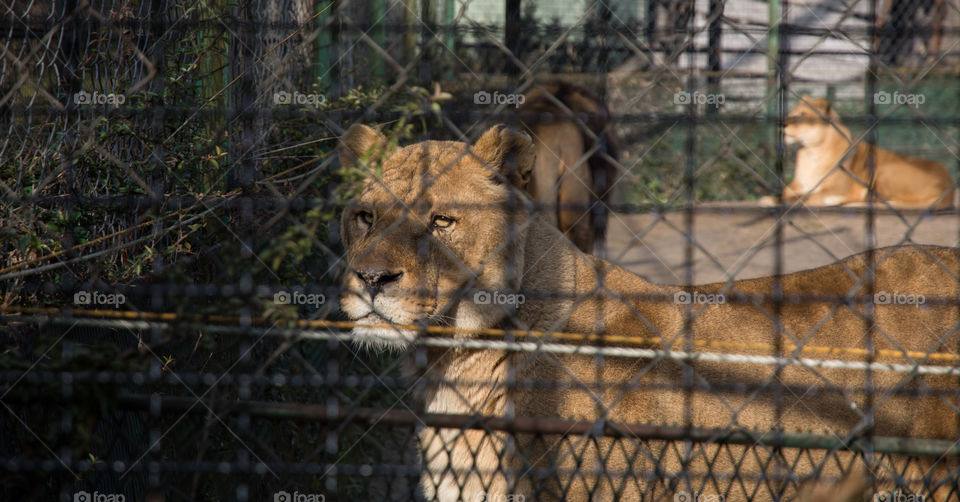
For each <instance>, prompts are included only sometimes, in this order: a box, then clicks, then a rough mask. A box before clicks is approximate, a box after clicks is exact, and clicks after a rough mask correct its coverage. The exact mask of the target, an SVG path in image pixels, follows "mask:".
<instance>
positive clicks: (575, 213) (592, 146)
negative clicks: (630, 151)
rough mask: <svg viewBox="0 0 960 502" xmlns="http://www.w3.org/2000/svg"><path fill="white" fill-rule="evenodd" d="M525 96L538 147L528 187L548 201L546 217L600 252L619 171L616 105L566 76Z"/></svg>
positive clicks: (588, 249)
mask: <svg viewBox="0 0 960 502" xmlns="http://www.w3.org/2000/svg"><path fill="white" fill-rule="evenodd" d="M524 97H525V101H524V103H523V106H521V107H520V110H519V112H520V121H521V122H522V123H523V126H524V129H525V130H526V132H527V133H529V134H530V136H531V138H532V139H533V144H534V150H535V152H536V164H535V165H534V168H533V171H532V173H531V182H530V184H529V186H528V187H527V189H528V191H529V193H530V195H532V196H533V198H534V199H535V200H537V201H538V202H541V203H543V204H545V206H546V210H545V211H543V212H542V216H543V217H544V219H546V220H547V221H549V222H550V223H552V224H554V225H556V226H557V228H559V229H560V230H561V231H562V232H563V233H564V235H566V236H567V238H568V239H570V240H571V241H572V242H573V243H574V244H576V245H577V247H578V248H580V250H581V251H583V252H584V253H592V252H595V251H596V252H599V251H600V249H601V248H602V247H603V244H604V241H605V239H606V226H607V221H606V220H607V216H608V214H609V207H608V204H609V202H610V199H611V195H612V192H613V186H614V184H615V183H616V181H617V177H618V175H619V173H618V170H617V167H616V164H615V162H616V160H617V157H618V155H619V153H618V147H617V140H616V136H615V135H614V132H613V126H612V125H611V124H610V111H609V110H608V109H607V106H606V105H605V104H604V103H603V101H602V100H600V99H599V98H597V97H596V96H594V95H593V94H592V93H591V92H589V91H587V90H586V89H584V88H582V87H580V86H577V85H574V84H571V83H568V82H563V81H551V82H547V83H544V84H543V85H541V86H538V87H537V88H535V89H534V90H532V91H530V92H529V93H527V94H526V96H524ZM558 103H559V104H558ZM587 131H590V132H591V134H587Z"/></svg>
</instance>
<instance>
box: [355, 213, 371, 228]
mask: <svg viewBox="0 0 960 502" xmlns="http://www.w3.org/2000/svg"><path fill="white" fill-rule="evenodd" d="M357 218H359V219H360V221H362V222H363V224H364V225H367V226H370V225H373V213H371V212H370V211H360V212H358V213H357Z"/></svg>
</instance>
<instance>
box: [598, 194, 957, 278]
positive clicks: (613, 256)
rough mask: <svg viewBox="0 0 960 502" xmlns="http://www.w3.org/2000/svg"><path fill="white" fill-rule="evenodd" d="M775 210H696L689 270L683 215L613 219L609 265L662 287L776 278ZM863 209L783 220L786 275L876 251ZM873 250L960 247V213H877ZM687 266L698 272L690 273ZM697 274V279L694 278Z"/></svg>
mask: <svg viewBox="0 0 960 502" xmlns="http://www.w3.org/2000/svg"><path fill="white" fill-rule="evenodd" d="M774 211H775V209H774V208H761V207H759V206H757V205H756V204H755V203H718V204H705V205H700V206H697V207H696V209H695V211H694V219H693V237H694V241H693V249H694V254H693V262H692V264H688V263H686V262H685V256H686V249H687V246H688V240H687V237H686V233H687V226H686V224H685V222H684V221H685V213H684V211H677V212H671V213H665V214H622V213H615V214H612V215H611V218H610V223H609V227H608V235H607V258H608V259H609V260H610V261H612V262H614V263H618V264H620V265H621V266H623V267H625V268H627V269H629V270H631V271H633V272H635V273H637V274H640V275H641V276H643V277H645V278H647V279H649V280H651V281H653V282H657V283H662V284H686V283H689V284H701V283H707V282H717V281H725V280H728V279H730V278H734V279H747V278H751V277H760V276H764V275H771V274H773V273H774V263H775V256H776V245H775V234H776V227H777V223H776V222H777V218H776V214H775V212H774ZM868 222H869V220H868V213H867V212H866V209H863V208H851V209H839V208H827V209H817V208H807V207H799V208H795V209H792V210H790V211H789V212H787V213H786V215H785V217H784V218H783V220H782V228H783V231H782V236H783V250H782V253H783V254H782V256H783V261H782V263H783V271H784V273H789V272H796V271H798V270H804V269H808V268H813V267H818V266H821V265H827V264H829V263H832V262H834V261H836V260H838V259H841V258H844V257H846V256H849V255H852V254H855V253H859V252H861V251H864V250H866V249H868V248H869V247H870V244H869V242H870V241H868V239H867V237H868V233H867V226H868ZM873 228H874V230H873V234H874V237H873V241H874V242H875V243H876V244H875V245H874V246H873V247H882V246H892V245H897V244H911V243H913V244H935V245H941V246H958V245H960V216H958V213H957V212H952V211H951V212H941V213H939V214H935V215H926V216H924V215H923V212H922V211H904V212H901V213H900V214H897V213H895V212H893V211H891V210H877V211H876V214H874V215H873ZM689 265H692V269H691V267H690V266H689ZM690 272H692V275H688V274H689V273H690Z"/></svg>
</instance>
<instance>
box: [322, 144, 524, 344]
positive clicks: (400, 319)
mask: <svg viewBox="0 0 960 502" xmlns="http://www.w3.org/2000/svg"><path fill="white" fill-rule="evenodd" d="M342 143H343V145H342V147H341V149H340V158H341V163H343V164H346V165H352V166H355V167H359V168H361V169H365V170H366V171H367V173H368V174H367V178H366V180H365V181H364V184H363V188H362V192H361V195H360V197H359V198H358V199H357V200H355V201H353V203H352V204H351V205H350V206H349V207H348V208H347V209H346V210H345V211H344V213H343V216H342V220H341V229H342V233H341V235H342V236H343V239H344V243H345V246H346V249H347V254H346V262H347V269H346V272H345V276H344V278H343V295H342V297H341V303H340V306H341V309H342V310H343V311H344V312H345V313H346V314H347V315H348V316H349V317H350V318H351V319H353V320H355V321H357V322H358V323H359V324H364V325H380V326H371V327H369V328H366V327H357V328H355V329H354V335H356V337H357V341H359V342H361V343H363V344H368V345H374V346H378V347H380V346H386V347H393V348H402V347H404V346H406V345H407V344H409V343H410V342H411V341H412V340H413V338H414V336H415V332H414V331H412V330H409V329H407V330H404V329H398V328H396V327H393V326H384V325H385V324H399V325H411V324H424V323H425V324H432V325H452V326H456V327H461V328H470V329H476V328H479V327H485V326H489V325H491V323H492V322H496V321H498V320H499V319H500V318H502V316H503V315H505V312H504V311H503V309H502V308H497V306H492V307H494V308H493V309H491V308H490V307H491V306H490V305H482V304H481V305H478V304H476V303H474V301H473V300H474V292H476V291H478V290H511V289H514V287H515V286H516V285H517V284H518V280H517V277H516V274H515V273H511V271H513V270H516V268H517V261H518V260H520V259H522V258H521V256H522V254H521V251H522V243H523V240H524V234H523V232H522V227H523V224H522V222H523V221H525V219H526V211H525V209H524V207H523V206H524V201H525V199H523V198H522V195H521V194H520V191H519V190H517V189H516V188H517V187H520V188H522V185H523V183H525V179H524V177H525V176H528V175H529V170H530V169H531V168H532V164H533V162H532V161H533V159H532V147H531V142H530V139H529V137H527V136H526V135H525V134H523V133H521V132H517V131H513V130H510V129H506V128H503V127H495V128H493V129H490V130H489V131H487V132H486V133H485V134H484V135H483V136H482V137H481V138H480V139H479V140H478V141H477V142H476V144H474V145H473V146H472V147H469V148H468V146H467V145H466V144H465V143H460V142H452V141H446V142H444V141H426V142H423V143H418V144H415V145H410V146H407V147H404V148H398V149H395V150H393V151H389V147H388V146H387V141H386V138H384V137H383V136H382V135H380V133H378V132H377V131H375V130H373V129H371V128H369V127H366V126H354V127H353V128H351V129H350V130H349V131H348V132H347V134H346V135H345V136H344V138H343V139H342ZM524 171H525V172H526V174H524ZM507 208H512V209H507ZM508 231H509V232H510V233H509V234H508ZM504 242H509V244H507V245H500V243H504Z"/></svg>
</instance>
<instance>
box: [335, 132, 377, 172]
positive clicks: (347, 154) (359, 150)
mask: <svg viewBox="0 0 960 502" xmlns="http://www.w3.org/2000/svg"><path fill="white" fill-rule="evenodd" d="M386 147H387V138H386V137H385V136H384V135H383V134H380V131H378V130H376V129H374V128H372V127H369V126H365V125H363V124H354V125H352V126H351V127H350V129H348V130H347V132H346V133H344V135H343V137H342V138H340V146H339V148H338V149H337V153H338V154H339V155H340V165H342V166H343V167H357V165H358V163H359V161H360V159H362V158H365V157H366V156H368V155H374V154H376V153H377V150H380V151H381V152H382V151H383V150H385V149H386ZM360 167H363V166H360Z"/></svg>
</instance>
